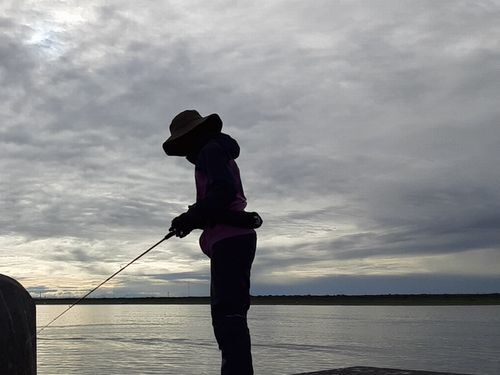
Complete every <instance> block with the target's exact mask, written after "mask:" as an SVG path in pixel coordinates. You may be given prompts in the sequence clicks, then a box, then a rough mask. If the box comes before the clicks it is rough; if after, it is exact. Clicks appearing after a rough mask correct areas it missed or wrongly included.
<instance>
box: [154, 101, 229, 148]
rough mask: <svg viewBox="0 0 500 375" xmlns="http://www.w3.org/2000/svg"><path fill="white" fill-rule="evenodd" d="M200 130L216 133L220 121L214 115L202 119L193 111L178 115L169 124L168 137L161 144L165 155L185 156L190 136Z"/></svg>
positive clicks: (219, 129)
mask: <svg viewBox="0 0 500 375" xmlns="http://www.w3.org/2000/svg"><path fill="white" fill-rule="evenodd" d="M201 128H203V131H207V132H213V133H218V132H220V131H221V130H222V120H221V118H220V117H219V115H218V114H216V113H212V114H211V115H208V116H205V117H202V116H201V115H200V114H199V113H198V111H195V110H194V109H190V110H186V111H183V112H181V113H179V114H178V115H177V116H175V117H174V119H173V120H172V123H171V124H170V128H169V129H170V137H169V138H168V139H167V140H166V141H165V142H164V143H163V150H164V151H165V153H166V154H167V155H175V156H186V152H187V149H188V147H189V143H190V142H191V140H192V139H191V138H192V137H191V136H192V135H193V134H194V133H195V130H198V129H201Z"/></svg>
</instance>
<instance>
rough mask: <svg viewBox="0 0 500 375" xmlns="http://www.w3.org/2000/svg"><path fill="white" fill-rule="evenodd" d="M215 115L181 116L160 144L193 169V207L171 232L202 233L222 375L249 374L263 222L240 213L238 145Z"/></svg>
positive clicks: (242, 197) (181, 234)
mask: <svg viewBox="0 0 500 375" xmlns="http://www.w3.org/2000/svg"><path fill="white" fill-rule="evenodd" d="M221 130H222V120H221V119H220V117H219V116H218V115H217V114H211V115H209V116H206V117H202V116H201V115H200V114H199V113H198V112H197V111H194V110H187V111H184V112H181V113H180V114H178V115H177V116H175V118H174V119H173V120H172V123H171V124H170V134H171V135H170V137H169V138H168V139H167V140H166V141H165V143H164V144H163V149H164V151H165V153H166V154H167V155H175V156H183V157H186V159H187V160H189V161H190V162H191V163H192V164H194V165H195V181H196V203H194V204H193V205H191V206H189V209H188V210H187V212H185V213H183V214H181V215H180V216H178V217H176V218H175V219H173V220H172V225H171V228H170V231H174V232H175V234H176V235H177V236H178V237H184V236H186V235H187V234H189V233H190V232H191V231H192V230H193V229H197V228H198V229H203V233H202V235H201V237H200V247H201V249H202V251H203V252H204V253H205V254H206V255H207V256H208V257H209V258H210V273H211V283H210V297H211V313H212V325H213V328H214V333H215V338H216V339H217V343H218V345H219V349H220V350H221V353H222V366H221V374H223V375H247V374H253V367H252V355H251V344H250V333H249V330H248V325H247V312H248V309H249V307H250V269H251V267H252V262H253V260H254V257H255V250H256V243H257V236H256V233H255V230H254V229H253V228H257V227H259V226H260V225H261V223H262V220H261V219H260V217H259V216H258V215H257V214H256V213H247V212H245V211H244V209H245V206H246V198H245V195H244V192H243V187H242V184H241V179H240V172H239V169H238V166H237V165H236V162H235V159H236V158H237V157H238V156H239V153H240V148H239V146H238V143H237V142H236V141H235V140H234V139H233V138H231V137H230V136H229V135H227V134H223V133H221Z"/></svg>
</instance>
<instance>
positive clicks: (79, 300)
mask: <svg viewBox="0 0 500 375" xmlns="http://www.w3.org/2000/svg"><path fill="white" fill-rule="evenodd" d="M174 235H175V232H170V233H168V234H167V235H166V236H165V237H163V238H162V239H161V240H160V241H158V242H157V243H155V244H154V245H153V246H151V247H150V248H149V249H147V250H146V251H144V252H143V253H142V254H140V255H138V256H137V257H135V258H134V259H132V260H131V261H130V262H128V263H127V264H126V265H125V266H123V267H122V268H120V269H119V270H118V271H116V272H115V273H114V274H112V275H111V276H109V277H108V278H107V279H106V280H104V281H102V282H101V283H100V284H99V285H97V286H96V287H95V288H94V289H92V290H91V291H90V292H87V294H85V295H84V296H83V297H81V298H79V299H77V300H76V302H74V303H73V304H72V305H70V306H69V307H68V308H67V309H66V310H64V311H63V312H62V313H60V314H59V315H57V316H56V317H55V318H54V319H52V320H51V321H50V322H49V323H48V324H46V325H45V326H43V327H42V328H41V329H40V330H39V331H38V334H39V333H40V332H42V331H43V330H44V329H45V328H47V327H48V326H50V325H51V324H52V323H54V322H55V321H56V320H57V319H59V318H60V317H61V316H63V315H64V314H66V313H67V312H68V311H69V310H70V309H71V308H72V307H73V306H75V305H77V304H78V303H79V302H81V301H83V300H84V299H85V298H87V297H88V296H89V295H90V294H92V293H93V292H95V291H96V290H97V289H99V288H100V287H101V286H103V285H104V284H106V283H107V282H108V281H109V280H111V279H112V278H113V277H115V276H116V275H118V274H119V273H120V272H122V271H123V270H124V269H125V268H127V267H128V266H130V265H131V264H132V263H134V262H135V261H137V260H139V259H140V258H142V257H143V256H144V255H146V254H147V253H149V252H150V251H151V250H153V249H154V248H155V247H156V246H158V245H159V244H161V243H162V242H163V241H166V240H168V239H169V238H170V237H172V236H174Z"/></svg>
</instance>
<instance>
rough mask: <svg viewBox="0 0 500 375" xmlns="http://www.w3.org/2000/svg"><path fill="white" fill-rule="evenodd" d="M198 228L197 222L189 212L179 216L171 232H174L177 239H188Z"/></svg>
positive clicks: (171, 227)
mask: <svg viewBox="0 0 500 375" xmlns="http://www.w3.org/2000/svg"><path fill="white" fill-rule="evenodd" d="M196 227H197V220H195V218H194V216H193V215H192V214H191V213H189V212H184V213H183V214H181V215H179V216H177V217H176V218H174V219H173V220H172V224H171V225H170V229H169V231H170V232H174V233H175V235H176V236H177V237H180V238H182V237H186V236H187V235H188V234H189V233H191V231H192V230H193V229H196Z"/></svg>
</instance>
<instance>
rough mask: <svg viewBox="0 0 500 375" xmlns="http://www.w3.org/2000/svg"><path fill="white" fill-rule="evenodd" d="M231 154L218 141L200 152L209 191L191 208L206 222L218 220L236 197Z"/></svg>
mask: <svg viewBox="0 0 500 375" xmlns="http://www.w3.org/2000/svg"><path fill="white" fill-rule="evenodd" d="M229 160H230V159H229V156H228V154H227V152H226V151H225V150H224V149H223V148H222V147H221V146H219V145H218V144H217V143H210V144H208V145H207V146H205V147H204V148H203V149H202V151H201V154H200V163H201V165H202V167H203V169H204V171H205V172H206V175H207V178H208V186H207V193H206V195H205V197H204V198H203V199H201V200H198V201H197V202H196V204H195V205H193V206H192V207H191V208H190V210H193V213H194V214H195V215H197V216H199V217H201V218H202V220H204V221H205V222H214V221H217V217H218V216H219V215H220V213H221V212H224V211H226V210H227V209H228V208H229V206H230V204H231V203H232V202H233V201H234V199H235V198H236V192H237V191H236V187H235V181H234V176H233V174H232V173H231V171H230V168H229Z"/></svg>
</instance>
